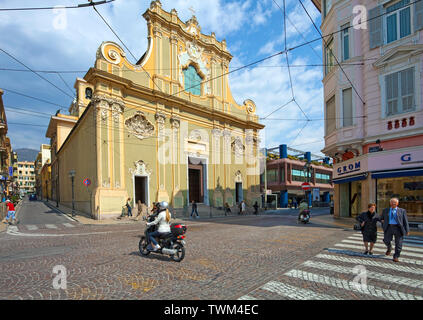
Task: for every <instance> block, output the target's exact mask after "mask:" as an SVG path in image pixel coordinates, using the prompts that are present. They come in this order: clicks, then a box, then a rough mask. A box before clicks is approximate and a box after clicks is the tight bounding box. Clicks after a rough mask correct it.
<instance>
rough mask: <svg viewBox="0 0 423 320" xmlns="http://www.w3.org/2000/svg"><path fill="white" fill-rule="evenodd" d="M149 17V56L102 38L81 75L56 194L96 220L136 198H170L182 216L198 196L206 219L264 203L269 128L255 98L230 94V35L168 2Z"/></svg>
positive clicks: (58, 120) (63, 126)
mask: <svg viewBox="0 0 423 320" xmlns="http://www.w3.org/2000/svg"><path fill="white" fill-rule="evenodd" d="M143 17H144V19H145V20H146V21H147V26H148V39H146V41H147V40H148V49H147V51H146V52H145V54H144V55H143V56H142V57H141V58H140V59H139V60H138V61H131V59H130V58H129V57H128V55H127V53H126V52H125V51H124V50H123V49H122V48H121V47H120V46H119V45H118V44H116V43H114V42H109V41H107V42H103V43H102V44H101V45H100V47H99V48H98V51H97V55H96V60H95V63H94V66H93V67H92V68H90V69H89V70H88V72H87V73H86V75H85V76H84V78H83V79H77V80H76V83H75V89H76V93H77V94H76V95H77V98H76V100H75V101H74V103H73V104H72V105H71V107H70V109H69V112H70V115H66V116H65V115H62V114H56V115H55V116H54V117H52V119H51V121H50V125H49V128H48V130H47V134H46V136H47V137H49V138H50V139H51V146H52V156H51V159H52V161H51V177H52V178H51V179H52V185H51V187H52V197H53V198H54V200H56V201H57V202H60V203H61V204H62V205H65V206H68V207H71V206H72V205H74V206H75V209H76V210H77V211H81V212H85V213H88V214H91V215H92V216H93V217H94V218H96V219H104V218H111V217H116V216H119V215H120V214H121V213H122V207H123V206H124V205H125V203H126V200H127V199H128V198H131V203H132V206H136V204H137V203H138V201H141V202H143V203H145V204H147V205H148V206H151V204H152V202H155V201H167V202H169V203H170V205H171V207H172V209H173V211H174V213H176V214H177V215H183V214H185V215H186V214H188V210H189V207H190V203H191V201H192V200H195V201H196V202H197V203H198V204H199V205H198V207H199V211H200V215H204V214H207V216H208V215H210V214H212V215H218V214H223V213H224V211H223V205H224V204H225V203H226V202H227V203H228V204H229V205H230V206H235V205H236V201H238V202H239V201H242V200H246V202H247V204H250V205H252V204H253V203H254V202H255V201H260V179H259V177H260V172H259V171H260V165H259V161H258V151H259V148H258V145H259V140H258V135H259V131H260V130H261V129H263V128H264V126H263V125H262V124H260V123H259V122H258V116H257V115H256V113H255V110H256V106H255V104H254V102H253V101H251V100H248V99H247V100H245V101H244V102H243V103H240V104H239V103H237V102H236V101H235V99H234V98H233V96H232V94H231V90H230V87H229V83H228V70H229V62H230V61H231V58H232V56H231V54H230V53H229V52H228V49H227V46H226V41H225V40H222V41H219V40H217V39H216V37H215V34H214V33H211V34H210V35H205V34H203V33H201V27H200V25H199V23H198V21H197V19H196V18H195V16H193V17H192V18H191V19H189V20H188V21H186V22H183V21H181V20H180V19H179V17H178V14H177V12H176V10H174V9H173V10H171V12H166V11H164V10H163V9H162V6H161V3H160V1H153V2H152V3H151V5H150V8H149V9H148V10H147V11H146V12H145V13H144V14H143ZM72 175H73V178H72ZM72 179H73V180H74V183H73V184H72ZM86 179H89V180H90V181H91V184H90V185H89V186H88V187H87V186H86V185H84V184H83V181H84V180H85V181H86ZM72 195H74V197H73V196H72ZM72 197H73V198H72ZM135 212H136V211H135Z"/></svg>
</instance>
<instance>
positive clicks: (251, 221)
mask: <svg viewBox="0 0 423 320" xmlns="http://www.w3.org/2000/svg"><path fill="white" fill-rule="evenodd" d="M180 220H182V221H183V223H185V224H187V226H188V227H189V228H200V227H204V224H203V223H210V224H225V225H239V226H249V227H259V228H271V227H278V226H289V227H301V228H332V229H344V227H340V226H336V225H330V224H323V223H315V222H313V217H311V220H310V223H307V224H303V223H301V224H298V223H297V217H296V216H295V217H294V216H281V215H274V216H273V215H258V216H251V215H248V216H228V217H216V218H204V219H202V220H191V219H189V218H188V219H186V218H184V219H180ZM190 222H194V223H193V224H190ZM197 223H201V225H197Z"/></svg>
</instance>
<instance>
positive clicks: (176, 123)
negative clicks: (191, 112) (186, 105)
mask: <svg viewBox="0 0 423 320" xmlns="http://www.w3.org/2000/svg"><path fill="white" fill-rule="evenodd" d="M170 125H171V127H172V129H179V127H180V125H181V120H180V119H179V117H176V116H172V118H170Z"/></svg>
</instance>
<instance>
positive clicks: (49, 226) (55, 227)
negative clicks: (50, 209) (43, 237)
mask: <svg viewBox="0 0 423 320" xmlns="http://www.w3.org/2000/svg"><path fill="white" fill-rule="evenodd" d="M45 226H46V228H48V229H57V226H56V225H55V224H46V225H45Z"/></svg>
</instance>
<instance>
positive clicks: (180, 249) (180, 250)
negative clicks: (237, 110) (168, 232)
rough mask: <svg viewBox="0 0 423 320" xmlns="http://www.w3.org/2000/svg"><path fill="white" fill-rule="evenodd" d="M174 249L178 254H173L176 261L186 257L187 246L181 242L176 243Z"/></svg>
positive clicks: (172, 256)
mask: <svg viewBox="0 0 423 320" xmlns="http://www.w3.org/2000/svg"><path fill="white" fill-rule="evenodd" d="M172 249H174V250H176V254H173V255H171V258H172V260H173V261H175V262H181V261H182V260H183V259H184V257H185V248H184V246H183V245H182V244H181V243H175V244H174V245H173V248H172Z"/></svg>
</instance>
